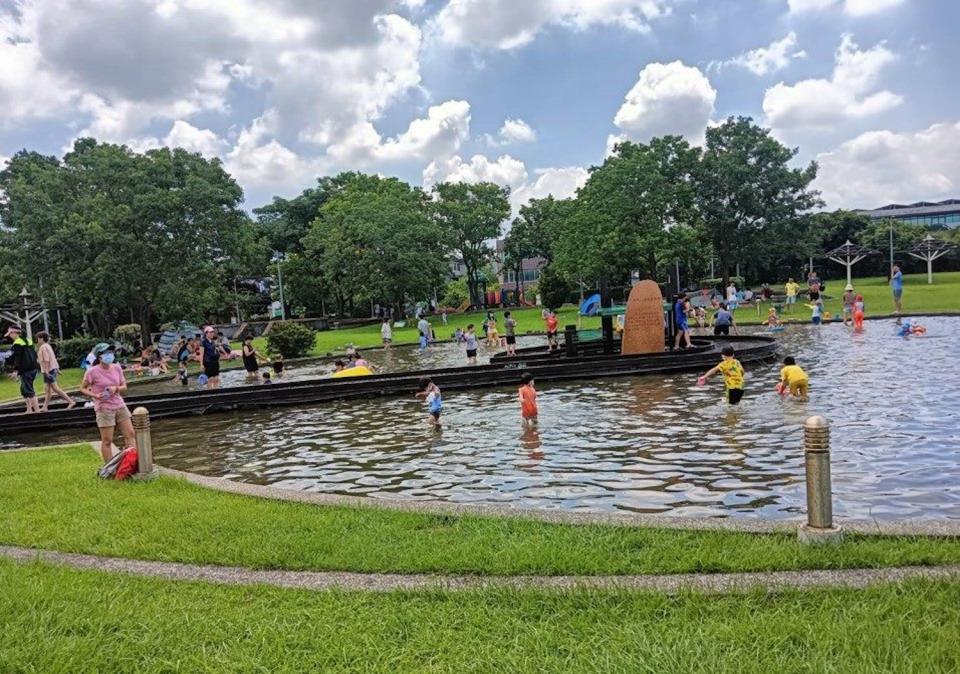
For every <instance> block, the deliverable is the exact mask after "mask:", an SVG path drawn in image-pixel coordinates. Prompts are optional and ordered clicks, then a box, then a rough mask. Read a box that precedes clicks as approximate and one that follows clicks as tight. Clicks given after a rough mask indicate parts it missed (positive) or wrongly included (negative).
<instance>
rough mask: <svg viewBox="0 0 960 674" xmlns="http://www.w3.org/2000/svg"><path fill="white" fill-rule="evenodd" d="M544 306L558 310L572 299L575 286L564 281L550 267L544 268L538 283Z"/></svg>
mask: <svg viewBox="0 0 960 674" xmlns="http://www.w3.org/2000/svg"><path fill="white" fill-rule="evenodd" d="M538 286H539V290H540V301H541V302H542V303H543V306H545V307H549V308H551V309H558V308H560V307H561V306H563V304H564V303H565V302H567V301H568V300H569V299H570V295H571V293H573V286H572V285H570V284H569V283H567V282H566V281H564V280H563V279H562V278H560V276H559V275H558V274H557V273H556V272H554V271H553V270H552V269H551V268H550V267H544V268H543V270H542V271H541V272H540V279H539V281H538Z"/></svg>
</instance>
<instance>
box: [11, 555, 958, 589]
mask: <svg viewBox="0 0 960 674" xmlns="http://www.w3.org/2000/svg"><path fill="white" fill-rule="evenodd" d="M0 557H4V558H7V559H11V560H14V561H17V562H21V563H30V562H35V561H41V562H47V563H51V564H58V565H62V566H67V567H70V568H73V569H87V570H96V571H116V572H120V573H126V574H131V575H136V576H148V577H152V578H165V579H168V580H188V581H204V582H208V583H217V584H222V585H269V586H273V587H284V588H297V589H302V590H329V589H341V590H360V591H369V592H390V591H393V590H458V591H459V590H474V589H484V588H513V589H544V590H568V589H601V590H634V591H637V590H639V591H653V592H666V593H670V594H673V593H677V592H680V591H683V590H694V591H697V592H704V593H707V594H722V593H730V592H744V591H750V590H755V589H763V590H766V591H768V592H772V591H777V590H789V589H813V588H864V587H868V586H871V585H878V584H883V583H897V582H901V581H904V580H909V579H912V578H926V579H953V580H960V564H955V565H950V566H935V567H923V566H916V567H894V568H888V569H845V570H833V571H771V572H750V573H714V574H694V573H681V574H669V575H649V576H638V575H633V576H443V575H434V574H385V573H349V572H341V571H264V570H256V569H246V568H240V567H229V566H210V565H196V564H179V563H175V562H149V561H140V560H133V559H122V558H117V557H99V556H97V555H82V554H76V553H66V552H53V551H49V550H35V549H31V548H21V547H14V546H6V545H0Z"/></svg>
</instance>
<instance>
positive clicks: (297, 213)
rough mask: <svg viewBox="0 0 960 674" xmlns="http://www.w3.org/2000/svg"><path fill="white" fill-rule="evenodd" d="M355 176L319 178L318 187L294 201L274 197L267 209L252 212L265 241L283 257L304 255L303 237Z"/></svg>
mask: <svg viewBox="0 0 960 674" xmlns="http://www.w3.org/2000/svg"><path fill="white" fill-rule="evenodd" d="M353 175H354V174H352V173H341V174H340V175H338V176H333V177H328V176H324V177H321V178H317V186H316V187H309V188H307V189H305V190H304V191H303V192H301V193H300V194H299V195H297V196H296V197H294V198H293V199H284V198H282V197H274V198H273V201H272V202H270V203H269V204H267V205H266V206H261V207H260V208H255V209H253V213H254V215H256V216H257V227H258V228H259V229H260V230H261V232H262V233H263V235H264V236H265V237H266V239H267V242H268V245H269V246H270V249H271V250H275V251H278V252H280V253H303V237H304V236H306V235H307V232H309V231H310V225H311V224H312V223H313V221H314V220H315V219H316V217H317V214H318V213H319V212H320V207H321V206H323V204H325V203H326V202H327V199H329V198H330V196H331V195H333V194H336V192H338V191H339V190H340V189H342V188H343V186H344V185H345V184H346V183H347V182H349V180H350V179H351V177H352V176H353Z"/></svg>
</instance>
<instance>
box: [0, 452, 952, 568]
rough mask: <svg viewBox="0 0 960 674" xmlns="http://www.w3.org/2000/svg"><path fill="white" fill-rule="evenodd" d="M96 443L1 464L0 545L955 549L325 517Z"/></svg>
mask: <svg viewBox="0 0 960 674" xmlns="http://www.w3.org/2000/svg"><path fill="white" fill-rule="evenodd" d="M97 463H98V460H97V458H96V457H95V455H94V453H93V451H92V450H91V449H90V447H89V446H77V447H73V448H63V449H47V450H42V451H40V450H38V451H28V452H7V453H0V543H3V544H11V545H21V546H29V547H35V548H45V549H53V550H60V551H65V552H82V553H91V554H101V555H110V556H118V557H128V558H136V559H152V560H163V561H180V562H192V563H205V564H218V565H235V566H246V567H251V568H262V569H281V568H282V569H315V570H351V571H365V572H397V573H403V572H436V573H476V574H495V575H506V574H585V575H586V574H626V573H674V572H721V571H752V570H779V569H813V568H851V567H881V566H895V565H933V564H944V563H956V562H960V539H956V538H954V539H930V538H881V537H864V536H849V537H848V540H847V541H846V542H845V543H844V545H842V546H840V547H837V548H817V547H813V548H811V547H805V546H801V545H800V544H798V543H797V542H796V540H795V536H793V535H789V534H777V535H756V534H740V533H724V532H688V531H672V530H657V529H640V528H619V527H607V526H574V525H556V524H545V523H542V522H534V521H530V520H520V519H498V518H485V517H454V516H443V515H423V514H416V513H406V512H393V511H387V510H380V509H377V508H345V507H320V506H316V505H310V504H298V503H285V502H279V501H270V500H262V499H255V498H249V497H243V496H238V495H232V494H225V493H221V492H216V491H210V490H206V489H202V488H200V487H197V486H194V485H192V484H189V483H187V482H185V481H182V480H178V479H173V478H161V479H159V480H157V481H155V482H152V483H136V482H125V483H117V482H103V481H99V480H97V479H96V478H95V477H94V473H95V469H96V467H97Z"/></svg>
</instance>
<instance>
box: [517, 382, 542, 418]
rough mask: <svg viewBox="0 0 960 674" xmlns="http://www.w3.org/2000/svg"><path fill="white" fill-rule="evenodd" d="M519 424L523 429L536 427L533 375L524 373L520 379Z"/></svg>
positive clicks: (535, 394) (535, 397) (537, 412)
mask: <svg viewBox="0 0 960 674" xmlns="http://www.w3.org/2000/svg"><path fill="white" fill-rule="evenodd" d="M520 384H521V386H520V391H519V393H520V396H519V397H520V423H521V425H522V426H523V427H524V428H533V427H535V426H536V425H537V416H538V414H539V410H538V409H537V389H535V388H534V386H533V375H532V374H530V373H529V372H525V373H524V374H523V377H522V378H521V379H520Z"/></svg>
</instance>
